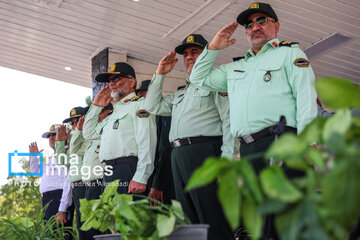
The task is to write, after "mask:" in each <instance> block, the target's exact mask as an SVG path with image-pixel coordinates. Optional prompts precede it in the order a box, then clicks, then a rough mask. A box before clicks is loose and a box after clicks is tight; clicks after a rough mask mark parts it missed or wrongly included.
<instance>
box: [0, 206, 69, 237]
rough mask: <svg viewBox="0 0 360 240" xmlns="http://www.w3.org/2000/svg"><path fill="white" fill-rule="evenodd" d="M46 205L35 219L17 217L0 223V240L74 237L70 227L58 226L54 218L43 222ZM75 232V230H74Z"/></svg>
mask: <svg viewBox="0 0 360 240" xmlns="http://www.w3.org/2000/svg"><path fill="white" fill-rule="evenodd" d="M47 207H48V205H46V206H45V207H44V208H43V209H42V210H41V213H40V214H39V215H38V217H37V218H36V219H32V218H29V217H18V218H10V219H2V220H1V221H0V239H6V240H19V239H21V240H63V239H65V236H66V235H71V236H75V235H74V232H73V231H74V230H75V229H73V228H72V227H64V226H63V225H58V223H57V219H56V216H53V217H51V218H50V219H49V220H47V221H45V222H44V216H45V211H46V209H47ZM75 231H76V230H75Z"/></svg>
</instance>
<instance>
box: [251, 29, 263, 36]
mask: <svg viewBox="0 0 360 240" xmlns="http://www.w3.org/2000/svg"><path fill="white" fill-rule="evenodd" d="M258 33H261V34H264V32H263V31H261V30H256V31H254V32H253V33H252V34H251V37H254V35H255V34H258Z"/></svg>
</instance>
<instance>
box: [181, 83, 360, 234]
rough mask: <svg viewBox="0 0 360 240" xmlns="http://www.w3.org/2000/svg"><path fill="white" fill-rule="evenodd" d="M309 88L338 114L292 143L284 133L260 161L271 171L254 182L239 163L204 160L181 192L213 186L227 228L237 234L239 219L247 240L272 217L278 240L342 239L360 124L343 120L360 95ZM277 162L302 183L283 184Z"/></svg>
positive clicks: (351, 218)
mask: <svg viewBox="0 0 360 240" xmlns="http://www.w3.org/2000/svg"><path fill="white" fill-rule="evenodd" d="M316 88H317V91H318V93H319V95H320V97H321V98H322V99H323V101H324V102H325V104H326V105H327V106H328V107H330V108H332V109H336V110H337V111H336V113H335V114H334V115H333V116H331V117H330V118H328V119H323V118H317V119H315V120H314V121H313V122H312V123H310V124H309V125H308V126H307V127H306V128H305V130H304V131H303V132H302V133H301V134H300V135H299V136H296V135H294V134H290V133H288V134H284V135H283V136H281V137H280V138H279V139H278V141H276V142H274V143H273V144H272V145H271V146H270V148H269V149H268V151H267V152H266V154H265V157H266V158H267V159H270V158H272V159H275V163H278V164H274V165H272V166H268V167H266V168H265V169H263V170H262V172H261V173H260V175H259V176H256V175H255V173H254V171H253V169H252V168H251V166H250V164H249V163H248V161H247V160H246V159H245V158H242V159H241V160H240V161H230V160H227V159H224V158H218V159H217V158H209V159H207V161H206V162H205V163H204V164H203V166H201V167H200V168H199V169H197V170H196V171H195V172H194V174H193V176H192V177H191V179H190V181H189V184H188V186H187V189H188V190H190V189H193V188H196V187H200V186H204V185H206V184H208V183H210V182H211V181H214V180H215V179H216V178H218V181H219V190H218V197H219V200H220V203H221V204H222V207H223V209H224V213H225V216H226V217H227V219H228V221H229V223H230V225H231V227H232V228H233V229H236V228H237V227H238V226H239V221H240V219H241V220H242V221H243V224H244V226H245V228H246V229H247V230H248V232H249V235H250V236H251V238H252V239H258V238H259V237H260V236H261V229H262V224H263V219H264V216H265V215H267V214H275V227H276V230H277V233H278V235H279V237H280V239H283V240H285V239H286V240H295V239H309V240H310V239H311V240H313V239H324V240H326V239H347V238H348V237H349V233H350V231H351V230H352V229H353V228H354V226H355V224H356V223H357V221H358V220H359V218H360V208H359V203H360V187H359V185H358V183H359V182H360V174H359V172H360V149H359V143H360V119H358V118H355V117H352V116H351V114H350V112H349V108H350V107H354V108H359V109H360V98H359V96H360V87H359V86H358V85H355V84H353V83H351V82H349V81H347V80H345V79H339V78H327V79H319V80H317V81H316ZM314 143H317V144H318V145H319V146H320V147H319V148H318V149H315V148H314V147H312V146H311V145H313V144H314ZM252 157H254V156H250V157H249V159H251V158H252ZM281 162H284V163H286V165H287V166H288V167H290V168H293V169H297V170H302V171H304V172H305V173H306V174H305V176H304V177H300V178H295V179H288V178H287V177H286V175H285V174H284V172H283V170H282V168H281V167H279V165H281ZM229 193H231V195H232V197H229Z"/></svg>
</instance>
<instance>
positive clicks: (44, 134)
mask: <svg viewBox="0 0 360 240" xmlns="http://www.w3.org/2000/svg"><path fill="white" fill-rule="evenodd" d="M50 133H54V134H56V132H55V131H54V132H45V133H43V134H42V135H41V137H42V138H49V137H50Z"/></svg>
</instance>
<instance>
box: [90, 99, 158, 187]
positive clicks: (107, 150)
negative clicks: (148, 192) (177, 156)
mask: <svg viewBox="0 0 360 240" xmlns="http://www.w3.org/2000/svg"><path fill="white" fill-rule="evenodd" d="M101 110H102V107H98V106H94V105H91V107H90V109H89V111H88V113H87V114H86V117H85V122H84V126H83V136H84V138H85V139H93V138H94V137H96V136H98V135H101V141H100V152H99V157H100V161H101V162H102V161H106V160H112V159H116V158H120V157H129V156H137V157H138V163H137V169H136V172H135V175H134V177H133V180H134V181H136V182H140V183H144V184H146V183H147V180H148V178H149V177H150V175H151V173H152V172H153V169H154V158H155V148H156V123H155V116H154V115H152V114H150V113H149V112H147V111H146V110H145V107H144V99H143V98H138V97H137V96H136V95H135V93H131V94H129V95H128V96H126V97H124V98H123V99H122V100H121V101H119V102H117V103H116V104H114V111H113V113H112V114H111V115H110V116H108V117H107V118H106V119H104V120H103V121H102V122H101V123H98V116H99V113H100V112H101Z"/></svg>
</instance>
